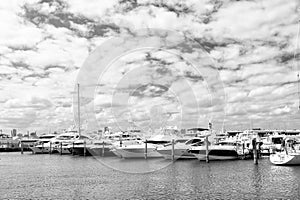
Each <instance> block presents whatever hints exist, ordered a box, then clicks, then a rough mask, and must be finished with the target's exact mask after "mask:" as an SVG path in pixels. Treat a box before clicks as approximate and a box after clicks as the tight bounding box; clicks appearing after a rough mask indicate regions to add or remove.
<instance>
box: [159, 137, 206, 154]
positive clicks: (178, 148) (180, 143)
mask: <svg viewBox="0 0 300 200" xmlns="http://www.w3.org/2000/svg"><path fill="white" fill-rule="evenodd" d="M203 143H204V139H203V138H200V137H195V138H183V139H178V140H176V141H174V147H173V146H172V145H173V144H172V143H168V144H165V145H164V146H162V147H160V148H157V152H158V153H160V154H161V155H162V156H163V157H164V158H165V159H196V157H195V156H194V154H193V153H190V152H189V149H191V148H192V147H193V146H199V145H203ZM173 149H174V152H173V153H172V151H173Z"/></svg>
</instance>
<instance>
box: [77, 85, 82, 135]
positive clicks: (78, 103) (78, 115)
mask: <svg viewBox="0 0 300 200" xmlns="http://www.w3.org/2000/svg"><path fill="white" fill-rule="evenodd" d="M77 95H78V96H77V98H78V134H79V137H80V136H81V132H80V94H79V83H77Z"/></svg>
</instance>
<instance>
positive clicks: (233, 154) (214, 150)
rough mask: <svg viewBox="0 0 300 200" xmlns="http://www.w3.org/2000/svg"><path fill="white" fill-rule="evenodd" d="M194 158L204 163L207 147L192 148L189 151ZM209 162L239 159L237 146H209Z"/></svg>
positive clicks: (219, 144)
mask: <svg viewBox="0 0 300 200" xmlns="http://www.w3.org/2000/svg"><path fill="white" fill-rule="evenodd" d="M189 152H190V153H193V154H194V156H195V157H196V158H197V159H198V160H200V161H202V160H206V145H202V146H196V147H192V148H191V150H189ZM208 156H209V160H235V159H238V152H237V148H236V146H235V145H230V144H222V143H218V144H213V145H211V144H210V145H209V146H208Z"/></svg>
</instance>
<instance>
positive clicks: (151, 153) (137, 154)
mask: <svg viewBox="0 0 300 200" xmlns="http://www.w3.org/2000/svg"><path fill="white" fill-rule="evenodd" d="M113 153H114V154H115V155H117V156H118V157H121V158H146V157H147V158H162V157H163V156H162V155H161V154H160V153H158V152H157V151H156V149H155V148H148V149H147V153H145V149H144V148H138V149H137V148H132V149H130V148H126V149H123V148H116V149H114V151H113Z"/></svg>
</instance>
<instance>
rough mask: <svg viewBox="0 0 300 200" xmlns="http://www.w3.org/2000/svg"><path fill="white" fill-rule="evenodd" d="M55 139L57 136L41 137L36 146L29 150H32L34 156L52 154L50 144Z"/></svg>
mask: <svg viewBox="0 0 300 200" xmlns="http://www.w3.org/2000/svg"><path fill="white" fill-rule="evenodd" d="M55 137H56V135H54V134H46V135H41V136H40V137H39V139H38V141H37V142H35V144H34V145H32V146H30V147H29V148H30V149H31V150H32V152H33V153H34V154H39V153H49V152H50V145H49V142H50V141H51V139H53V138H55Z"/></svg>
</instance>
